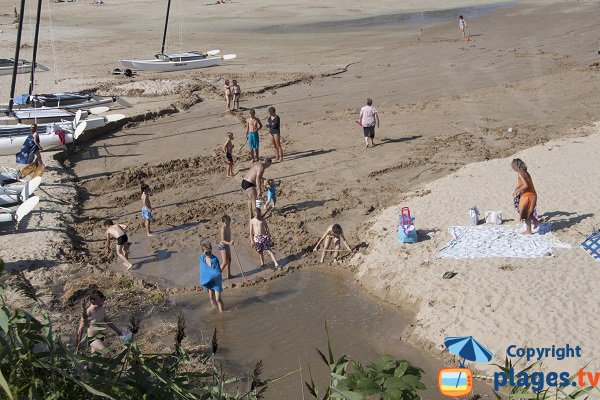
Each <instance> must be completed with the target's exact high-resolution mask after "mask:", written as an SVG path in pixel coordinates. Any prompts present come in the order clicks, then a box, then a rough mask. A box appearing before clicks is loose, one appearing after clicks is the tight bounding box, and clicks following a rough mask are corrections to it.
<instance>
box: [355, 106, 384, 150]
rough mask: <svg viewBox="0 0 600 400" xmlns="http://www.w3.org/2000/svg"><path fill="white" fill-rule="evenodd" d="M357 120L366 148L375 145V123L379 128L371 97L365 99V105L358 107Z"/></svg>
mask: <svg viewBox="0 0 600 400" xmlns="http://www.w3.org/2000/svg"><path fill="white" fill-rule="evenodd" d="M358 120H359V121H360V124H361V126H362V127H363V133H364V135H365V144H366V145H367V148H369V147H373V146H375V142H374V139H375V124H377V128H379V115H378V114H377V110H376V109H375V107H373V100H372V99H367V105H366V106H364V107H363V108H361V109H360V115H359V117H358Z"/></svg>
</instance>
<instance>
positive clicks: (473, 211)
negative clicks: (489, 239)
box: [469, 206, 479, 225]
mask: <svg viewBox="0 0 600 400" xmlns="http://www.w3.org/2000/svg"><path fill="white" fill-rule="evenodd" d="M469 220H470V221H471V225H479V210H478V209H477V206H473V207H472V208H469Z"/></svg>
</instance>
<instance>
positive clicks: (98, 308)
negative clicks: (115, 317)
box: [77, 289, 123, 353]
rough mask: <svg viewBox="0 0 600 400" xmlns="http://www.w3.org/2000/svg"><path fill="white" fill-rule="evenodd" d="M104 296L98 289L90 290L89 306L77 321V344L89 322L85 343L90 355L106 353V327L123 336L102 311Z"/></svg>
mask: <svg viewBox="0 0 600 400" xmlns="http://www.w3.org/2000/svg"><path fill="white" fill-rule="evenodd" d="M104 300H106V298H105V297H104V294H103V293H102V292H101V291H100V290H98V289H92V291H91V292H90V303H91V305H90V306H89V307H88V309H87V310H85V317H83V316H82V317H81V320H80V321H79V328H78V329H77V344H78V348H79V343H80V342H81V339H82V338H83V330H84V329H85V325H86V324H87V323H88V322H89V326H88V329H87V342H88V345H89V346H90V348H91V349H92V353H96V352H99V353H104V352H106V346H105V345H104V338H105V337H106V326H108V327H110V328H111V329H112V330H113V331H115V333H116V334H117V335H119V336H122V335H123V332H122V331H121V329H119V328H118V327H117V326H116V325H115V324H113V323H112V322H110V321H109V320H108V318H107V317H106V313H105V311H104V307H103V306H104Z"/></svg>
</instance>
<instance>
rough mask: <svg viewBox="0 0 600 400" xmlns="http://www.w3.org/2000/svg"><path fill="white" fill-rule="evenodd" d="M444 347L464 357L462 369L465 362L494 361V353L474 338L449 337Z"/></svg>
mask: <svg viewBox="0 0 600 400" xmlns="http://www.w3.org/2000/svg"><path fill="white" fill-rule="evenodd" d="M444 346H446V348H447V349H448V351H449V352H450V353H452V354H455V355H457V356H459V357H462V359H463V360H462V363H461V368H462V367H464V365H465V360H469V361H473V362H480V363H485V362H490V361H492V356H493V354H492V352H491V351H489V350H488V349H487V348H486V347H485V346H484V345H482V344H481V343H479V342H478V341H477V340H475V338H474V337H473V336H455V337H448V338H446V339H445V340H444Z"/></svg>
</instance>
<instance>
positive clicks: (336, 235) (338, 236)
mask: <svg viewBox="0 0 600 400" xmlns="http://www.w3.org/2000/svg"><path fill="white" fill-rule="evenodd" d="M323 241H325V243H324V244H323V253H322V254H321V261H320V262H321V263H322V262H323V261H325V255H326V254H327V251H328V250H329V245H330V244H331V242H332V241H333V248H334V249H335V251H334V252H333V261H334V262H337V261H338V256H339V252H340V247H341V246H340V245H341V244H342V243H343V244H344V246H345V247H346V249H347V250H348V251H352V249H351V248H350V246H349V245H348V242H347V241H346V237H345V236H344V231H343V230H342V227H341V226H340V225H339V224H334V225H331V226H330V227H329V228H327V230H326V231H325V233H324V234H323V236H322V237H321V239H319V241H318V242H317V244H316V245H315V248H314V249H313V251H317V250H318V249H319V245H320V244H321V242H323Z"/></svg>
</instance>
